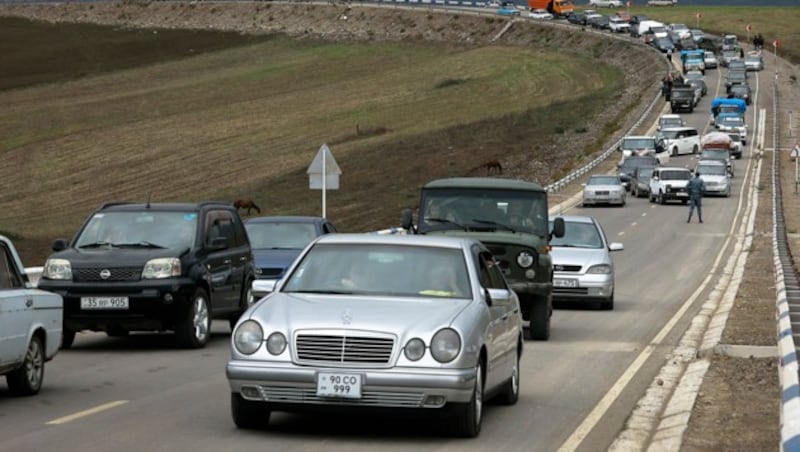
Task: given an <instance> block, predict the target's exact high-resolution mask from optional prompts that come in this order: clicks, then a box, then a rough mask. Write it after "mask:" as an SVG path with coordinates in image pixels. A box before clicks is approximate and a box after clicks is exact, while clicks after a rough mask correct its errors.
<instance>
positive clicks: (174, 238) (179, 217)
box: [75, 210, 197, 248]
mask: <svg viewBox="0 0 800 452" xmlns="http://www.w3.org/2000/svg"><path fill="white" fill-rule="evenodd" d="M196 225H197V214H196V213H194V212H169V211H152V210H148V211H141V212H131V211H103V212H97V213H95V214H94V215H92V217H91V218H90V219H89V220H88V221H87V223H86V225H85V226H84V227H83V229H82V230H81V232H80V233H79V235H78V237H77V239H76V240H75V247H76V248H89V247H97V246H110V247H132V246H137V247H141V246H150V247H161V248H188V247H191V246H192V245H193V243H194V239H195V233H196V229H197V228H196Z"/></svg>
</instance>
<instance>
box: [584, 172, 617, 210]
mask: <svg viewBox="0 0 800 452" xmlns="http://www.w3.org/2000/svg"><path fill="white" fill-rule="evenodd" d="M626 194H627V191H626V190H625V186H624V185H623V184H622V180H621V179H620V178H619V176H617V175H608V174H595V175H592V176H590V177H589V180H588V181H586V183H585V184H583V207H586V206H589V205H596V204H617V205H619V206H624V205H625V197H626Z"/></svg>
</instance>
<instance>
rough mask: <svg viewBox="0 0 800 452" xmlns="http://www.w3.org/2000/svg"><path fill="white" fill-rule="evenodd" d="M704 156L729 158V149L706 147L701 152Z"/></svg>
mask: <svg viewBox="0 0 800 452" xmlns="http://www.w3.org/2000/svg"><path fill="white" fill-rule="evenodd" d="M701 156H702V158H710V159H726V160H727V159H728V157H729V154H728V151H726V150H724V149H706V150H704V151H703V152H702V154H701Z"/></svg>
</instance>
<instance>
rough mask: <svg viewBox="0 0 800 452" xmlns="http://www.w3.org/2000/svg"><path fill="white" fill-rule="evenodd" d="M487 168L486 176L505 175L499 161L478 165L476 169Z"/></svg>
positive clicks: (493, 160)
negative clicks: (493, 174)
mask: <svg viewBox="0 0 800 452" xmlns="http://www.w3.org/2000/svg"><path fill="white" fill-rule="evenodd" d="M481 168H486V174H487V175H491V174H492V173H496V174H503V165H501V164H500V161H499V160H497V159H492V160H489V161H488V162H486V163H482V164H480V165H478V166H477V167H476V168H475V169H476V170H477V169H481Z"/></svg>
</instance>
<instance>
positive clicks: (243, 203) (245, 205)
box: [233, 198, 261, 215]
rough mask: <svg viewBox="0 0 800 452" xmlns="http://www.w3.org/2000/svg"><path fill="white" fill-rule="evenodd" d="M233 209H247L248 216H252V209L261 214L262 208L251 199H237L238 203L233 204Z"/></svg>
mask: <svg viewBox="0 0 800 452" xmlns="http://www.w3.org/2000/svg"><path fill="white" fill-rule="evenodd" d="M233 207H236V209H237V210H239V209H247V214H248V215H250V210H251V209H255V211H256V212H258V213H261V208H260V207H258V206H257V205H256V203H255V202H253V200H252V199H249V198H243V199H237V200H236V201H234V202H233Z"/></svg>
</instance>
